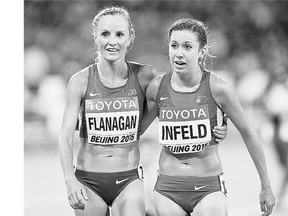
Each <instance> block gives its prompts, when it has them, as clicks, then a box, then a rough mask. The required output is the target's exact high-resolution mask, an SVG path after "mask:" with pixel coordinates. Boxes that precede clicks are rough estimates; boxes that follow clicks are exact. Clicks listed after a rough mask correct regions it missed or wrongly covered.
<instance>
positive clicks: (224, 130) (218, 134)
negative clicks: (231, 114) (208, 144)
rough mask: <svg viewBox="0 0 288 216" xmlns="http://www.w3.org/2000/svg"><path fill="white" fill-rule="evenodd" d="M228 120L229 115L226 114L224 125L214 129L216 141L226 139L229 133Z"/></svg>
mask: <svg viewBox="0 0 288 216" xmlns="http://www.w3.org/2000/svg"><path fill="white" fill-rule="evenodd" d="M227 121H228V117H227V116H225V117H224V118H223V125H222V126H215V127H214V128H213V130H212V132H213V135H214V136H215V141H216V142H217V143H219V142H221V141H222V140H224V139H225V138H226V136H227V134H228V127H227Z"/></svg>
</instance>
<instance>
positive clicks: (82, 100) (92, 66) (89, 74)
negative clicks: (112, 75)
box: [80, 64, 95, 105]
mask: <svg viewBox="0 0 288 216" xmlns="http://www.w3.org/2000/svg"><path fill="white" fill-rule="evenodd" d="M94 67H95V64H93V65H89V67H88V81H87V85H86V89H85V93H84V95H83V97H82V98H81V101H80V105H82V104H83V102H84V100H85V98H86V96H87V94H88V90H89V87H90V82H91V81H92V79H91V77H92V74H93V71H94Z"/></svg>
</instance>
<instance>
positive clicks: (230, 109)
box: [210, 74, 275, 215]
mask: <svg viewBox="0 0 288 216" xmlns="http://www.w3.org/2000/svg"><path fill="white" fill-rule="evenodd" d="M210 86H211V92H212V95H213V97H214V99H215V101H216V102H217V103H218V104H219V105H220V106H221V107H222V109H223V110H224V112H225V113H226V114H227V116H228V117H229V119H230V120H231V121H232V122H233V124H234V125H235V127H236V128H237V129H238V131H239V132H240V134H241V136H242V138H243V141H244V143H245V145H246V147H247V149H248V151H249V154H250V156H251V158H252V160H253V162H254V164H255V167H256V169H257V171H258V174H259V177H260V181H261V193H260V204H261V210H262V211H264V212H265V213H264V215H269V214H271V212H272V208H273V206H274V203H275V198H274V195H273V193H272V190H271V187H270V181H269V177H268V173H267V168H266V162H265V156H264V151H263V148H262V145H261V143H260V141H259V138H258V136H257V134H256V132H255V130H254V129H253V128H252V126H251V124H250V122H249V120H248V118H247V115H246V114H245V112H244V110H243V108H242V106H241V104H240V102H239V99H238V96H237V94H236V93H235V90H234V89H233V88H232V87H231V86H230V85H229V84H228V83H226V82H225V81H224V80H222V79H221V78H220V77H218V76H217V75H215V74H211V80H210Z"/></svg>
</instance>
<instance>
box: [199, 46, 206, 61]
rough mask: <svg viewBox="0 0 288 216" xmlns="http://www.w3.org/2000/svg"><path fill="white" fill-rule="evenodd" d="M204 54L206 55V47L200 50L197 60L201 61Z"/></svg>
mask: <svg viewBox="0 0 288 216" xmlns="http://www.w3.org/2000/svg"><path fill="white" fill-rule="evenodd" d="M206 54H207V47H206V46H205V47H203V48H201V49H200V52H199V58H201V59H203V58H204V56H205V55H206Z"/></svg>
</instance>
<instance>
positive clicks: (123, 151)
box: [77, 138, 140, 172]
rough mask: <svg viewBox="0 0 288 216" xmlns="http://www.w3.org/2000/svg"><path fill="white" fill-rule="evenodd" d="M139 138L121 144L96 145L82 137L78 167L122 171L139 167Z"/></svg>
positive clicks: (97, 170)
mask: <svg viewBox="0 0 288 216" xmlns="http://www.w3.org/2000/svg"><path fill="white" fill-rule="evenodd" d="M138 144H139V140H137V141H134V142H132V143H128V144H121V145H94V144H89V143H87V139H83V138H81V139H80V146H79V149H78V152H77V169H80V170H85V171H91V172H121V171H126V170H131V169H134V168H137V166H138V165H139V161H140V152H139V145H138Z"/></svg>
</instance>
